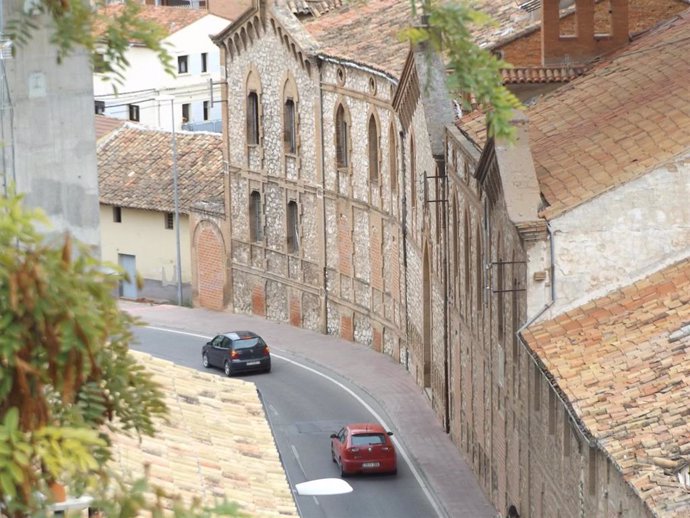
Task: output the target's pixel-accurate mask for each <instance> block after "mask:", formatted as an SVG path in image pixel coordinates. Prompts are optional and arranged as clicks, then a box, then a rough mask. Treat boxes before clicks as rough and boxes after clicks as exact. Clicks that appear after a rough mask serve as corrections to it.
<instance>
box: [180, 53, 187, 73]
mask: <svg viewBox="0 0 690 518" xmlns="http://www.w3.org/2000/svg"><path fill="white" fill-rule="evenodd" d="M187 58H188V56H177V73H178V74H187V73H188V72H189V63H188V62H187Z"/></svg>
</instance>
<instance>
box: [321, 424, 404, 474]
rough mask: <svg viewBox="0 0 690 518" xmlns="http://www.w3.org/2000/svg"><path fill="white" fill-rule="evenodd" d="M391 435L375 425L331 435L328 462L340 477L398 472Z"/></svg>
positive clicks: (348, 428)
mask: <svg viewBox="0 0 690 518" xmlns="http://www.w3.org/2000/svg"><path fill="white" fill-rule="evenodd" d="M391 435H393V432H387V431H386V430H384V428H383V427H382V426H381V425H379V424H375V423H353V424H348V425H346V426H344V427H343V428H341V429H340V431H339V432H338V433H333V434H331V458H332V459H333V462H335V463H336V464H338V466H340V476H341V477H346V476H348V475H353V474H355V473H390V474H392V475H395V474H396V473H397V472H398V463H397V458H396V455H395V446H393V441H391Z"/></svg>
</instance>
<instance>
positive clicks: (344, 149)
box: [335, 104, 350, 169]
mask: <svg viewBox="0 0 690 518" xmlns="http://www.w3.org/2000/svg"><path fill="white" fill-rule="evenodd" d="M349 139H350V135H349V131H348V127H347V119H346V117H345V108H343V105H342V104H341V105H340V106H338V111H337V112H336V114H335V151H336V154H335V155H336V156H335V161H336V166H337V167H338V169H345V168H347V167H349V165H350V156H349V155H350V143H349Z"/></svg>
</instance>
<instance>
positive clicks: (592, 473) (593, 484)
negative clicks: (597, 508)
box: [589, 448, 597, 496]
mask: <svg viewBox="0 0 690 518" xmlns="http://www.w3.org/2000/svg"><path fill="white" fill-rule="evenodd" d="M589 494H590V495H592V496H594V495H596V494H597V450H596V448H590V449H589Z"/></svg>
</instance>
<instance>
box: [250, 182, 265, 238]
mask: <svg viewBox="0 0 690 518" xmlns="http://www.w3.org/2000/svg"><path fill="white" fill-rule="evenodd" d="M249 239H250V240H251V241H252V242H254V243H256V242H258V241H261V240H263V227H262V226H261V194H259V191H252V193H251V194H250V195H249Z"/></svg>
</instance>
